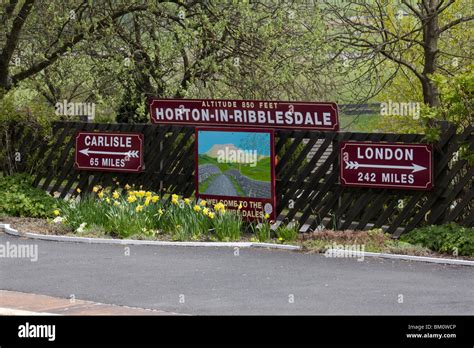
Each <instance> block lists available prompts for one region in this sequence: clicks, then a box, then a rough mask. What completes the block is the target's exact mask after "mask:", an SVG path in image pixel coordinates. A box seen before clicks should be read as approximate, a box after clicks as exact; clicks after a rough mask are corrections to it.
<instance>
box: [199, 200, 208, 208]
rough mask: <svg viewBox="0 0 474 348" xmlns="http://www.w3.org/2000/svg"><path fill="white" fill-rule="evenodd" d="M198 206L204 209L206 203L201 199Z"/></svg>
mask: <svg viewBox="0 0 474 348" xmlns="http://www.w3.org/2000/svg"><path fill="white" fill-rule="evenodd" d="M199 204H200V205H201V207H205V206H206V204H207V202H206V201H205V200H204V199H203V200H202V201H201V202H199Z"/></svg>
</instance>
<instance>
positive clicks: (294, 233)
mask: <svg viewBox="0 0 474 348" xmlns="http://www.w3.org/2000/svg"><path fill="white" fill-rule="evenodd" d="M299 228H300V226H299V225H298V223H297V222H292V223H289V224H287V225H281V226H279V227H278V228H277V229H276V231H275V234H276V236H277V237H278V240H280V239H281V241H294V240H296V239H298V233H299Z"/></svg>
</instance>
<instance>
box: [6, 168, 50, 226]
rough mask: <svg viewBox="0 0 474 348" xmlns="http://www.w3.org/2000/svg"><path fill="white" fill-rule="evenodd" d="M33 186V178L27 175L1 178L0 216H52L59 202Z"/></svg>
mask: <svg viewBox="0 0 474 348" xmlns="http://www.w3.org/2000/svg"><path fill="white" fill-rule="evenodd" d="M32 184H33V178H32V177H31V176H29V175H26V174H13V175H9V176H5V177H2V178H0V214H2V215H9V216H22V217H36V218H46V217H50V216H52V214H53V211H54V209H56V206H57V201H56V200H55V199H54V198H53V197H51V196H49V195H48V194H47V193H46V192H44V191H42V190H40V189H37V188H34V187H33V186H32Z"/></svg>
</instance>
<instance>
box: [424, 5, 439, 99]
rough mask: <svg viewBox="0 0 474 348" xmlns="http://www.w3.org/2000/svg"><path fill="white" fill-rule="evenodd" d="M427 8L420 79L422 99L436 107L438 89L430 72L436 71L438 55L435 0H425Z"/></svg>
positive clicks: (437, 25)
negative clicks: (421, 77) (422, 65)
mask: <svg viewBox="0 0 474 348" xmlns="http://www.w3.org/2000/svg"><path fill="white" fill-rule="evenodd" d="M425 5H426V7H427V9H428V11H427V13H426V16H425V17H424V22H425V23H423V24H424V25H423V43H424V67H423V72H422V76H423V79H422V80H421V84H422V87H423V101H424V102H425V104H427V105H429V106H431V107H436V106H439V104H440V100H439V91H438V88H437V87H436V85H435V84H434V82H433V80H432V79H431V76H430V75H432V74H434V73H435V71H436V59H437V56H438V40H439V24H438V12H437V9H436V6H437V5H438V2H437V1H433V2H431V1H430V2H428V1H426V0H425Z"/></svg>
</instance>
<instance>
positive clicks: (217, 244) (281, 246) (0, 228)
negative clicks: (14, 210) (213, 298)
mask: <svg viewBox="0 0 474 348" xmlns="http://www.w3.org/2000/svg"><path fill="white" fill-rule="evenodd" d="M0 231H4V232H5V233H6V234H9V235H12V236H17V237H26V238H31V239H39V240H49V241H56V242H76V243H89V244H119V245H161V246H187V247H231V248H271V249H284V250H300V249H301V247H300V246H298V245H286V244H273V243H254V242H170V241H152V240H134V239H112V238H88V237H70V236H57V235H46V234H38V233H29V232H18V231H17V230H15V229H13V228H12V227H11V226H10V225H9V224H1V223H0Z"/></svg>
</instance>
